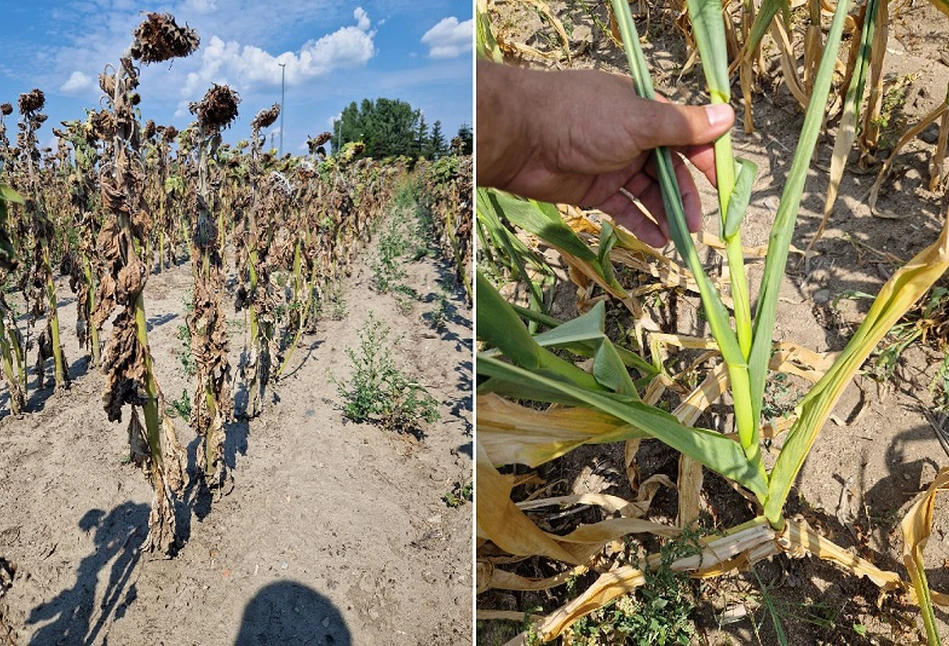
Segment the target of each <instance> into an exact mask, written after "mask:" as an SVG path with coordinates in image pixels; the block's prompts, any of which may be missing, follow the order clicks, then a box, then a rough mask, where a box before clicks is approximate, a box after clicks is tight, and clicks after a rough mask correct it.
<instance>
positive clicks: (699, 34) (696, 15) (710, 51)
mask: <svg viewBox="0 0 949 646" xmlns="http://www.w3.org/2000/svg"><path fill="white" fill-rule="evenodd" d="M688 7H689V18H690V19H691V21H692V35H693V37H694V38H695V42H696V44H697V45H698V47H699V56H701V58H702V72H703V73H704V74H705V82H706V83H707V84H708V89H709V93H710V94H711V95H712V102H713V103H728V101H729V100H730V99H731V82H730V81H729V78H728V46H727V43H726V42H725V25H724V23H723V18H722V3H721V2H720V0H688Z"/></svg>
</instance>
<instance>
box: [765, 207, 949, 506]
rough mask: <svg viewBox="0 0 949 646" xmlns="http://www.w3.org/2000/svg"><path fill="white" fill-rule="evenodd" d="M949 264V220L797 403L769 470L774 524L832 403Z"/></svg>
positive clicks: (890, 282)
mask: <svg viewBox="0 0 949 646" xmlns="http://www.w3.org/2000/svg"><path fill="white" fill-rule="evenodd" d="M947 269H949V221H947V222H946V223H944V224H943V230H942V234H941V235H940V238H939V240H937V241H936V243H934V244H933V245H931V246H929V247H927V248H926V249H924V250H923V251H921V252H920V253H918V254H917V255H916V257H914V258H913V259H912V260H910V261H909V262H908V263H906V265H905V266H903V267H901V268H900V269H899V270H897V272H896V273H895V274H893V276H891V277H890V279H889V280H888V281H887V282H886V284H885V285H883V287H882V288H881V289H880V293H879V294H878V295H877V297H876V299H875V300H874V301H873V305H871V306H870V310H869V311H868V312H867V316H866V318H864V320H863V323H861V324H860V327H859V328H858V329H857V331H856V332H855V333H854V335H853V336H852V337H851V339H850V342H849V343H847V347H846V348H844V350H843V352H841V353H840V355H839V356H838V357H837V359H836V360H834V363H833V365H832V366H831V367H830V369H829V370H828V371H827V372H826V373H825V374H824V376H823V377H822V378H821V380H820V381H818V382H817V384H816V385H815V386H814V387H813V388H811V390H810V391H809V392H808V393H807V396H806V397H805V398H804V399H803V401H801V403H800V404H798V406H797V412H798V419H797V421H796V422H795V423H794V425H793V426H792V427H791V430H790V432H789V433H788V437H787V440H786V441H785V442H784V447H783V448H782V449H781V453H780V454H779V455H778V459H777V461H776V462H775V465H774V468H773V469H772V472H771V483H770V494H769V497H768V500H767V501H766V503H765V507H764V511H765V516H766V517H767V518H768V520H769V521H770V522H771V523H772V524H775V523H776V521H778V520H779V519H780V517H781V510H782V509H783V507H784V502H785V500H787V496H788V493H789V492H790V490H791V485H792V484H793V483H794V480H795V479H796V478H797V474H798V472H799V471H800V470H801V467H802V466H803V465H804V460H805V459H806V458H807V454H808V453H809V452H810V449H811V446H813V444H814V441H815V440H816V438H817V435H818V433H820V430H821V428H822V427H823V426H824V422H825V421H826V420H827V417H828V416H829V415H830V413H831V411H832V410H833V407H834V404H836V402H837V400H838V399H839V398H840V395H841V394H842V393H843V391H844V389H845V388H846V387H847V385H848V384H850V382H851V381H852V380H853V376H854V374H855V373H856V372H857V370H859V368H860V366H861V365H863V362H864V361H865V360H866V358H867V357H868V356H869V355H870V353H871V352H872V351H873V348H874V347H876V344H877V343H879V341H880V340H881V339H882V338H883V337H884V336H885V335H886V334H887V333H888V332H889V331H890V330H891V329H892V327H893V326H894V325H895V324H896V323H897V321H899V319H900V318H902V316H903V315H904V314H905V313H906V312H907V310H909V309H910V308H911V307H912V306H913V305H914V304H915V303H916V302H917V301H918V300H919V299H920V298H922V297H923V295H924V294H925V293H926V292H927V291H928V290H929V288H930V287H932V285H933V283H935V282H936V281H937V280H939V279H940V278H941V277H942V275H943V274H944V273H945V272H946V270H947Z"/></svg>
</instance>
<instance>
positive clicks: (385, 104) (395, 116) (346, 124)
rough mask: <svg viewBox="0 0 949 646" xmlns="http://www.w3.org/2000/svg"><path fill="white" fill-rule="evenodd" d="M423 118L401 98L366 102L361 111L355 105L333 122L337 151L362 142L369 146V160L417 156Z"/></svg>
mask: <svg viewBox="0 0 949 646" xmlns="http://www.w3.org/2000/svg"><path fill="white" fill-rule="evenodd" d="M421 116H422V115H421V112H419V111H418V110H416V109H414V108H412V106H411V105H409V104H408V103H407V102H405V101H402V100H399V99H384V98H380V99H376V100H375V101H372V100H370V99H363V101H362V102H361V103H360V105H359V107H358V108H357V107H356V103H355V102H353V103H351V104H349V106H348V107H347V108H346V109H345V110H343V112H342V114H341V115H340V118H339V119H337V120H336V121H334V122H333V149H334V150H340V149H341V148H342V147H343V146H344V145H345V144H347V143H349V142H351V141H361V142H363V143H364V144H365V145H366V148H365V150H364V151H363V156H365V157H374V158H376V159H381V158H383V157H394V156H398V155H407V156H410V157H414V156H417V155H418V154H419V152H420V146H419V140H418V135H419V132H420V130H421V124H420V121H421Z"/></svg>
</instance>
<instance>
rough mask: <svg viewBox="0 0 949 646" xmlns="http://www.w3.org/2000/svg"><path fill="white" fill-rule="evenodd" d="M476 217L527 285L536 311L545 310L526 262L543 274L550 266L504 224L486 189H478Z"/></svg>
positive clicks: (538, 289)
mask: <svg viewBox="0 0 949 646" xmlns="http://www.w3.org/2000/svg"><path fill="white" fill-rule="evenodd" d="M477 217H478V223H479V225H480V226H483V227H484V230H486V231H487V233H488V235H490V236H491V239H492V240H493V241H494V243H495V246H497V247H499V248H500V249H503V250H504V253H505V259H506V260H507V262H508V263H510V269H511V271H512V273H513V274H514V277H515V278H517V279H519V280H521V281H522V282H523V283H524V284H526V285H527V288H528V290H529V291H530V298H531V306H532V307H533V308H534V309H536V310H538V311H546V308H545V306H544V296H543V294H542V293H541V289H540V287H539V286H538V285H537V282H536V281H534V280H531V277H530V275H529V274H528V273H527V262H528V261H530V263H531V265H532V266H533V267H534V268H535V269H537V270H539V271H541V272H543V273H545V274H549V273H550V268H549V267H547V266H546V265H545V264H542V263H541V262H540V261H538V260H537V258H536V257H535V254H534V253H533V252H532V251H531V250H530V249H528V247H527V245H525V244H524V243H523V242H522V241H521V240H519V239H518V238H517V236H516V235H514V233H513V232H511V231H510V230H509V229H508V228H507V227H506V226H504V223H503V222H502V221H501V218H500V216H499V215H498V212H497V210H496V209H495V207H494V202H492V201H491V199H490V193H489V191H488V189H483V188H479V189H478V200H477ZM479 230H480V229H479ZM487 248H488V245H482V249H485V250H486V249H487Z"/></svg>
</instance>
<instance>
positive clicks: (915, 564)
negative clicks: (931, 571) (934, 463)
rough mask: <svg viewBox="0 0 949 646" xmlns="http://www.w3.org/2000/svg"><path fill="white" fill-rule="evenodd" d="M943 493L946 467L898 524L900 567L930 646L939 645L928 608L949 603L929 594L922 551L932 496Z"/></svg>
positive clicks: (948, 476) (947, 485)
mask: <svg viewBox="0 0 949 646" xmlns="http://www.w3.org/2000/svg"><path fill="white" fill-rule="evenodd" d="M946 490H949V467H943V468H942V469H941V470H940V471H939V473H938V474H936V479H935V480H934V481H933V483H932V484H931V485H929V488H928V489H927V490H926V493H925V494H923V496H922V497H921V498H920V499H919V500H917V501H916V502H915V503H914V504H913V506H912V507H910V509H909V511H908V512H906V516H904V517H903V522H901V523H900V528H901V529H902V530H903V563H904V564H905V565H906V569H907V570H908V571H909V577H910V580H911V581H912V582H913V591H914V592H915V596H916V602H917V603H918V604H919V606H920V610H921V611H922V613H923V623H924V625H925V627H926V633H927V635H928V636H929V643H930V644H933V643H936V644H938V643H939V635H938V634H937V633H936V626H935V620H934V617H933V608H932V604H933V602H934V601H935V602H936V603H940V602H942V603H941V605H945V604H946V602H947V601H949V597H947V596H946V595H941V594H934V593H932V591H930V589H929V583H928V582H927V581H926V564H925V562H924V561H923V549H924V548H925V547H926V543H927V542H928V541H929V535H930V533H931V532H932V528H933V506H934V505H935V502H936V494H937V493H939V492H940V491H946ZM933 637H935V639H933Z"/></svg>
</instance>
